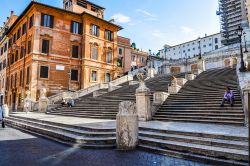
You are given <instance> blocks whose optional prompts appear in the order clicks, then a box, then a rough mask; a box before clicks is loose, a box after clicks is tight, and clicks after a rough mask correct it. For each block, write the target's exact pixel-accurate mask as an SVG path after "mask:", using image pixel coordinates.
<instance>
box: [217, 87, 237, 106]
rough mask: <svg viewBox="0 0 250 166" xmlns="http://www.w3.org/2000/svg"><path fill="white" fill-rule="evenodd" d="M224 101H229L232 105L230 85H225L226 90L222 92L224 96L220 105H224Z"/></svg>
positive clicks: (232, 96) (232, 98)
mask: <svg viewBox="0 0 250 166" xmlns="http://www.w3.org/2000/svg"><path fill="white" fill-rule="evenodd" d="M225 101H227V102H228V103H230V105H231V107H233V106H234V94H233V91H232V90H231V89H230V87H226V92H225V93H224V97H223V100H222V103H221V105H220V106H221V107H224V104H225Z"/></svg>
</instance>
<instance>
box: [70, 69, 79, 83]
mask: <svg viewBox="0 0 250 166" xmlns="http://www.w3.org/2000/svg"><path fill="white" fill-rule="evenodd" d="M71 81H78V70H75V69H71Z"/></svg>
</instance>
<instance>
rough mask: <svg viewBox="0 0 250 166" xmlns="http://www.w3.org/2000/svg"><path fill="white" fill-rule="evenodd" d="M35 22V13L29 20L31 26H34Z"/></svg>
mask: <svg viewBox="0 0 250 166" xmlns="http://www.w3.org/2000/svg"><path fill="white" fill-rule="evenodd" d="M33 24H34V15H32V16H31V17H30V20H29V28H32V27H33Z"/></svg>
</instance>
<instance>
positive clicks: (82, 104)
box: [47, 73, 185, 119]
mask: <svg viewBox="0 0 250 166" xmlns="http://www.w3.org/2000/svg"><path fill="white" fill-rule="evenodd" d="M184 76H185V74H184V73H182V74H178V75H176V77H183V78H184ZM170 77H171V76H170V75H161V76H157V77H154V78H151V79H149V80H147V81H146V86H147V87H148V88H150V90H151V100H153V93H154V92H156V91H162V92H167V90H168V84H169V83H170ZM138 86H139V84H136V85H128V83H124V84H122V87H121V88H119V89H117V90H114V91H112V92H108V93H105V94H103V95H101V96H98V97H92V94H90V95H88V96H84V97H80V98H78V99H77V100H76V102H75V103H76V104H75V106H74V107H72V108H68V107H63V106H60V105H58V106H57V107H56V108H53V109H51V110H50V111H48V112H47V113H48V114H53V115H63V116H74V117H84V118H100V119H115V118H116V114H117V113H118V109H119V108H118V107H119V103H120V102H122V101H125V100H127V101H134V102H135V91H136V89H137V88H138Z"/></svg>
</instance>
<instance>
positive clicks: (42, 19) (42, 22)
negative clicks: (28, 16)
mask: <svg viewBox="0 0 250 166" xmlns="http://www.w3.org/2000/svg"><path fill="white" fill-rule="evenodd" d="M41 26H44V14H43V13H42V15H41Z"/></svg>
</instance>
